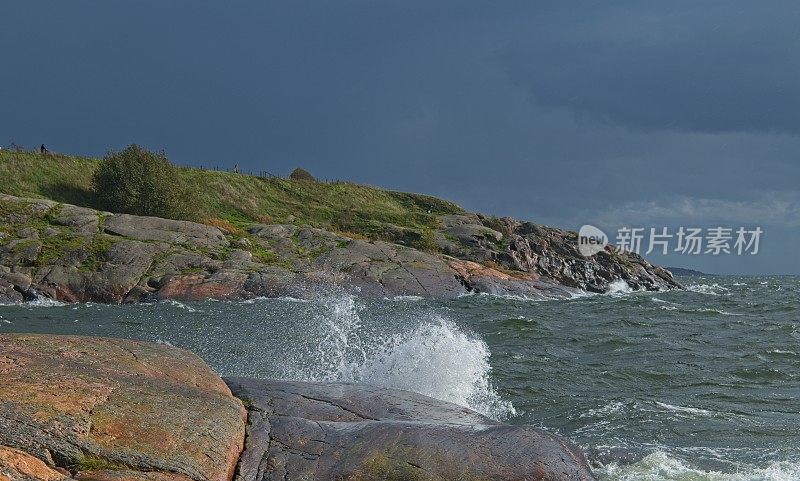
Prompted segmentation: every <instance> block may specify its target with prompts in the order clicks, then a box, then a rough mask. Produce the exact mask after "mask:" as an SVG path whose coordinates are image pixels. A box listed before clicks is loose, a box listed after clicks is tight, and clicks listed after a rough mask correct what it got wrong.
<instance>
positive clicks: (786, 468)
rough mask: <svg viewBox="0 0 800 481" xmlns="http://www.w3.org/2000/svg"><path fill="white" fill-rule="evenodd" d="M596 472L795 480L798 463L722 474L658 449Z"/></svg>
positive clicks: (633, 478) (641, 479) (627, 476)
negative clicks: (697, 466) (636, 459)
mask: <svg viewBox="0 0 800 481" xmlns="http://www.w3.org/2000/svg"><path fill="white" fill-rule="evenodd" d="M596 474H597V475H598V477H599V478H600V479H601V480H602V481H797V480H798V479H800V463H790V462H776V463H771V464H769V465H767V466H765V467H753V466H740V467H739V468H738V469H737V472H734V473H723V472H719V471H703V470H701V469H696V468H694V467H691V466H689V465H687V464H686V463H685V462H683V461H681V460H679V459H676V458H673V457H671V456H669V455H668V454H666V453H664V452H662V451H659V452H656V453H653V454H650V455H648V456H646V457H645V458H643V459H641V460H640V461H638V462H636V463H633V464H629V465H620V464H617V463H611V464H608V465H606V466H604V467H602V468H600V469H598V470H596Z"/></svg>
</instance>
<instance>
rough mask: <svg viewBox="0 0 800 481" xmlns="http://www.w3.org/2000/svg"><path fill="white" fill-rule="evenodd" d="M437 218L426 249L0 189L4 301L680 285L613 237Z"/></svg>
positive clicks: (521, 292) (555, 293)
mask: <svg viewBox="0 0 800 481" xmlns="http://www.w3.org/2000/svg"><path fill="white" fill-rule="evenodd" d="M437 219H438V224H439V226H440V227H439V228H438V230H436V232H435V244H437V247H436V248H437V249H438V250H439V251H438V252H424V251H421V250H417V249H413V248H411V247H408V246H405V245H401V244H398V243H392V242H386V241H381V240H366V239H360V238H350V237H347V236H344V235H341V234H337V233H334V232H329V231H326V230H322V229H316V228H313V227H310V226H296V225H263V224H259V225H253V226H250V227H249V228H247V229H246V230H242V231H231V232H228V231H223V230H221V229H220V228H218V227H214V226H211V225H204V224H199V223H194V222H186V221H175V220H168V219H160V218H155V217H140V216H133V215H127V214H111V213H108V212H100V211H94V210H92V209H87V208H83V207H76V206H71V205H66V204H57V203H55V202H52V201H48V200H41V199H23V198H17V197H11V196H7V195H3V194H0V303H17V302H22V301H25V300H30V299H33V298H36V297H37V296H39V297H47V298H52V299H57V300H61V301H67V302H86V301H94V302H109V303H121V302H140V301H152V300H158V299H176V300H190V301H191V300H202V299H209V298H214V299H227V300H241V299H249V298H253V297H258V296H266V297H275V296H284V295H292V296H303V295H305V294H304V293H306V292H310V289H309V286H315V285H318V284H323V285H332V284H334V285H336V286H338V288H343V289H345V290H350V291H353V292H354V293H356V294H359V295H362V296H366V297H394V296H421V297H428V298H454V297H458V296H460V295H464V294H468V293H488V294H496V295H515V296H523V297H530V298H535V299H540V298H549V297H569V296H572V295H574V294H575V293H577V292H581V291H590V292H604V291H606V290H607V289H608V287H609V285H610V284H611V283H612V282H614V281H618V280H624V281H625V282H627V283H628V285H629V286H631V287H632V288H633V289H644V290H659V289H670V288H675V287H679V286H678V284H677V283H676V282H675V281H674V280H673V279H672V276H671V274H670V273H669V272H668V271H666V270H664V269H662V268H660V267H657V266H653V265H651V264H649V263H648V262H647V261H645V260H644V259H642V258H641V257H639V256H637V255H635V254H629V253H620V252H617V251H615V250H614V249H611V248H609V249H607V250H606V251H603V252H600V253H598V254H596V255H595V256H593V257H591V258H586V257H583V256H582V255H580V253H579V252H578V249H577V243H576V242H577V237H576V234H575V233H574V232H567V231H563V230H560V229H554V228H550V227H546V226H541V225H538V224H533V223H530V222H520V221H517V220H514V219H511V218H494V217H491V218H489V217H484V216H481V215H477V214H468V215H447V216H440V217H438V218H437ZM398 229H400V228H399V227H398ZM404 235H405V234H404ZM404 235H399V234H398V238H399V239H402V238H403V237H404ZM399 242H401V241H399Z"/></svg>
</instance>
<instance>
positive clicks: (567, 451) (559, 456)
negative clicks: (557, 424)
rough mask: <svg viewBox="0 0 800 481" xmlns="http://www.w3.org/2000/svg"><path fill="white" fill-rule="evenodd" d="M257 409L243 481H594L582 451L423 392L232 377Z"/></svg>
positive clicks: (251, 409) (242, 468) (251, 411)
mask: <svg viewBox="0 0 800 481" xmlns="http://www.w3.org/2000/svg"><path fill="white" fill-rule="evenodd" d="M226 382H228V384H229V386H230V387H231V390H232V392H233V393H234V395H236V396H238V397H240V398H241V399H242V400H244V402H245V404H246V405H247V406H248V410H249V421H248V438H247V442H246V444H245V450H244V452H243V454H242V458H241V460H240V463H239V468H238V474H237V477H236V479H237V480H239V481H267V480H301V479H302V480H334V479H336V480H385V479H407V480H520V481H522V480H534V479H535V480H540V481H589V480H594V479H595V478H594V477H593V476H592V474H591V472H590V470H589V468H588V467H587V465H586V462H585V460H584V456H583V454H582V453H581V452H580V451H579V450H578V449H577V448H576V447H574V446H573V445H571V444H570V443H569V442H568V441H566V440H564V439H562V438H559V437H557V436H554V435H552V434H549V433H547V432H544V431H542V430H539V429H537V428H534V427H532V426H510V425H504V424H500V423H497V422H494V421H492V420H490V419H488V418H486V417H484V416H481V415H480V414H478V413H475V412H473V411H470V410H469V409H466V408H463V407H460V406H457V405H454V404H450V403H446V402H442V401H437V400H435V399H432V398H429V397H426V396H422V395H419V394H415V393H411V392H406V391H399V390H394V389H385V388H376V387H369V386H362V385H353V384H340V383H303V382H287V381H262V380H254V379H243V378H232V379H227V380H226Z"/></svg>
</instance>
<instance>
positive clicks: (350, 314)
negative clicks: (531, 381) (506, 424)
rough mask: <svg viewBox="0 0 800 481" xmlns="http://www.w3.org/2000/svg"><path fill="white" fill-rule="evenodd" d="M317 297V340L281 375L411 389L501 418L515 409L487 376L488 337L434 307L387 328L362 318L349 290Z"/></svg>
mask: <svg viewBox="0 0 800 481" xmlns="http://www.w3.org/2000/svg"><path fill="white" fill-rule="evenodd" d="M315 303H318V304H319V308H320V309H319V310H318V311H319V312H318V313H317V314H316V315H315V316H314V317H316V318H315V319H312V320H311V321H312V324H311V326H310V328H312V329H313V328H314V327H313V326H314V325H317V326H319V327H318V329H320V332H319V333H318V336H317V339H318V340H317V342H316V345H315V346H311V347H310V348H309V349H308V350H307V351H306V352H304V353H301V355H300V356H299V357H298V358H296V359H293V360H291V361H290V363H289V364H288V365H287V372H286V373H285V377H288V378H294V379H297V378H300V379H302V380H309V381H341V382H354V383H364V384H370V385H374V386H381V387H387V388H395V389H404V390H408V391H414V392H417V393H420V394H424V395H426V396H430V397H433V398H436V399H439V400H442V401H448V402H452V403H455V404H459V405H461V406H465V407H468V408H470V409H472V410H474V411H477V412H479V413H481V414H483V415H485V416H488V417H490V418H493V419H498V420H499V419H505V418H507V417H509V416H513V415H514V414H515V410H514V407H513V406H512V405H511V403H510V402H508V401H504V400H503V399H502V398H501V397H500V395H499V394H498V393H497V392H496V390H495V389H494V388H493V386H492V384H491V381H490V374H491V365H490V364H489V358H490V356H491V353H490V351H489V348H488V346H487V345H486V343H485V342H483V340H481V339H479V338H477V337H475V336H473V335H471V334H468V333H465V332H464V331H462V330H461V329H460V328H459V327H458V326H457V325H456V324H455V323H453V322H452V321H451V320H448V319H446V318H443V317H441V316H436V315H429V316H427V317H425V316H423V319H417V321H416V322H413V323H409V322H408V321H407V320H402V319H399V320H398V322H397V324H398V327H401V330H400V331H399V332H395V333H391V334H385V333H378V332H370V331H369V329H368V328H366V327H365V326H363V325H362V320H361V317H360V316H359V306H358V305H357V303H356V300H355V298H354V297H353V296H350V295H345V294H340V295H337V296H335V297H330V298H327V299H321V300H319V301H315ZM409 324H410V325H409ZM383 326H384V328H385V326H386V323H383Z"/></svg>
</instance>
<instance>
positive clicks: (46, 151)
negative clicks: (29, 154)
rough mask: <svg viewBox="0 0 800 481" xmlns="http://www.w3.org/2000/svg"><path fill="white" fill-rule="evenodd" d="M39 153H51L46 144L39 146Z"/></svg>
mask: <svg viewBox="0 0 800 481" xmlns="http://www.w3.org/2000/svg"><path fill="white" fill-rule="evenodd" d="M39 153H40V154H49V153H50V151H49V150H47V147H45V146H44V144H42V145H41V146H40V147H39Z"/></svg>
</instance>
